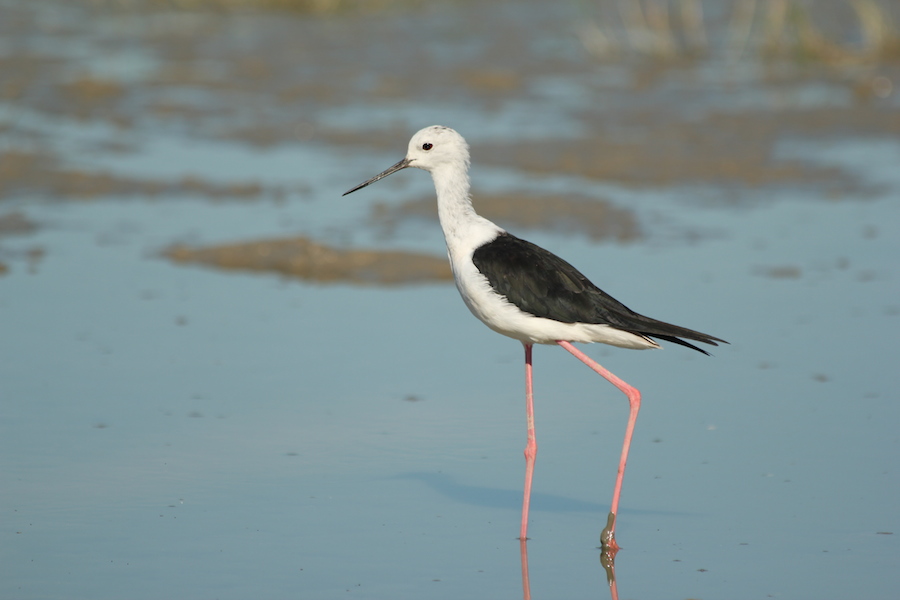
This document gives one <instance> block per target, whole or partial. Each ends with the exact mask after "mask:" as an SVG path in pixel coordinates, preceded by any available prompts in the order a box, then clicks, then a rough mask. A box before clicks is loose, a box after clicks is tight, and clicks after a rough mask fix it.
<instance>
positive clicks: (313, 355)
mask: <svg viewBox="0 0 900 600" xmlns="http://www.w3.org/2000/svg"><path fill="white" fill-rule="evenodd" d="M123 6H125V5H123V4H111V5H104V4H91V5H82V4H78V3H58V4H57V3H52V2H48V3H41V4H39V5H34V4H29V5H21V4H19V3H13V2H5V3H3V7H4V9H5V10H7V11H10V12H8V14H10V15H14V16H15V19H12V18H11V20H10V21H8V22H10V23H12V22H14V23H17V26H16V27H15V28H13V29H10V30H9V31H5V34H6V36H5V37H6V41H5V42H4V44H3V47H2V55H3V58H4V62H3V66H2V69H3V72H4V73H5V74H6V76H7V81H8V82H12V83H8V87H7V88H5V89H6V90H7V92H9V90H12V89H14V88H15V89H18V90H20V92H19V93H18V94H12V93H11V92H9V93H7V94H6V95H4V99H3V104H2V106H0V111H2V112H0V115H2V117H0V132H2V134H3V138H2V139H3V147H2V153H3V157H4V158H3V159H2V162H0V186H2V187H0V189H2V200H0V218H3V217H6V216H8V215H17V217H16V220H8V221H0V223H4V222H9V223H19V225H17V226H15V227H10V229H4V228H3V227H0V263H2V265H3V268H4V271H3V276H2V277H0V332H2V337H0V381H2V386H0V465H2V467H0V468H2V473H3V474H4V476H3V479H4V484H3V485H2V486H0V509H2V511H3V523H4V527H3V531H4V535H5V543H3V544H2V545H0V564H2V565H3V566H2V567H0V597H4V598H92V599H97V598H122V597H129V598H159V597H170V598H197V597H211V598H212V597H214V598H246V597H251V596H252V597H263V598H269V597H288V596H292V597H300V598H316V599H328V598H347V597H350V598H398V599H399V598H423V597H428V598H460V597H471V598H500V597H504V598H505V597H519V596H521V595H522V594H523V591H522V579H521V564H520V555H519V544H518V542H517V541H516V539H515V537H516V535H517V534H518V520H519V511H520V506H521V485H522V471H523V462H524V461H523V460H522V456H521V451H522V448H523V447H524V443H525V431H524V429H525V425H524V415H523V413H524V410H523V404H524V403H523V395H524V394H523V381H522V374H523V372H522V371H523V369H522V350H521V347H520V345H519V344H517V343H514V342H513V341H511V340H507V339H503V338H501V337H499V336H497V335H495V334H494V333H493V332H491V331H489V330H487V329H486V328H484V327H483V325H481V324H480V323H478V322H477V321H476V320H475V319H473V318H472V317H471V315H470V314H469V313H468V311H466V309H465V307H464V306H463V304H462V303H461V302H460V300H459V298H458V296H457V294H456V291H455V289H454V288H453V285H452V284H451V283H447V282H445V283H440V282H437V283H435V282H429V283H424V284H415V283H409V284H407V285H403V286H380V285H371V282H369V284H367V285H358V284H359V283H360V282H358V281H354V280H350V281H347V282H343V283H337V284H329V285H324V284H321V283H317V282H316V281H315V280H313V279H303V278H285V277H280V276H278V275H275V274H271V273H268V272H266V271H264V270H259V271H258V272H256V273H247V272H244V273H238V272H234V271H219V270H215V269H212V268H206V267H202V266H196V265H195V266H182V265H178V264H175V263H173V262H171V261H169V260H167V259H166V258H165V255H164V251H165V250H166V249H167V248H168V247H170V246H171V245H172V244H175V243H179V244H188V245H194V246H197V247H200V248H215V247H216V246H217V245H218V244H231V243H235V242H245V241H255V240H266V239H276V238H283V237H286V236H297V237H300V236H302V237H307V238H310V239H315V240H319V241H321V242H323V243H327V244H329V245H331V246H334V247H340V248H362V249H368V250H371V251H375V252H378V251H393V250H398V249H402V250H406V251H409V252H416V253H423V254H428V255H435V256H440V255H442V254H443V240H442V239H441V233H440V230H439V227H438V226H437V223H436V221H435V220H434V217H433V215H428V214H421V213H420V212H419V211H416V210H408V212H407V209H408V207H415V206H417V205H416V201H418V200H420V199H422V198H428V197H431V195H432V194H433V190H432V188H431V184H430V181H429V180H428V177H427V176H426V175H425V174H423V173H420V172H404V173H401V174H397V175H394V176H393V177H391V178H390V179H388V180H385V181H383V182H381V183H379V184H378V185H377V186H373V187H372V188H367V189H366V190H365V191H361V192H358V193H356V194H354V195H353V196H350V197H348V198H344V199H341V198H340V194H341V193H343V192H344V191H346V190H347V189H349V188H350V187H352V186H353V185H355V184H357V183H359V182H360V181H363V180H364V179H366V178H368V177H370V176H371V175H374V174H375V173H377V172H379V171H380V170H382V169H383V168H385V167H387V166H389V165H390V164H393V162H395V161H396V160H398V159H399V158H400V155H401V153H402V152H403V150H404V148H405V145H406V140H407V138H408V136H409V135H410V134H411V133H413V132H414V131H415V130H416V129H418V128H419V127H421V126H424V125H428V124H431V123H432V122H441V123H444V124H447V125H450V126H453V127H455V128H457V129H458V130H459V131H460V132H461V133H463V135H465V136H466V137H467V138H468V139H469V141H470V143H471V144H472V150H473V164H474V167H473V173H472V174H473V179H474V193H475V196H476V206H477V198H478V197H479V195H483V196H484V197H485V198H488V197H490V198H501V197H505V198H507V200H506V202H507V203H513V204H512V208H511V209H509V210H510V211H511V214H513V215H515V218H512V217H509V219H510V221H509V222H504V221H501V223H502V224H505V225H508V226H509V227H510V229H513V230H514V231H516V232H517V233H521V234H522V235H523V236H525V237H527V238H528V239H531V240H532V241H534V242H536V243H539V244H541V245H544V246H546V247H549V248H551V249H552V250H554V251H555V252H558V253H559V254H561V255H562V256H565V257H566V258H567V259H568V260H569V261H570V262H572V263H573V264H575V265H576V266H578V267H579V268H580V269H581V270H583V271H584V272H585V274H587V275H588V276H589V277H591V278H592V279H593V280H594V281H595V282H596V283H598V284H599V285H601V287H603V288H604V289H605V290H607V291H608V292H610V293H612V294H613V295H614V296H616V297H617V298H618V299H620V300H622V301H623V302H625V303H626V304H628V305H629V306H631V307H632V308H634V309H636V310H638V311H640V312H643V313H646V314H649V315H652V316H655V317H658V318H661V319H664V320H669V321H673V322H676V323H679V324H683V325H685V326H688V327H692V328H697V329H700V330H702V331H708V332H710V333H712V334H714V335H716V336H720V337H722V338H724V339H727V340H729V341H730V342H731V345H729V346H723V347H720V348H717V349H715V351H714V356H713V357H712V358H707V357H704V356H701V355H699V354H697V353H693V352H689V351H687V350H685V349H682V348H678V347H671V345H669V347H667V348H666V349H665V350H663V351H656V352H632V351H624V350H619V349H613V348H607V347H599V346H597V347H589V348H587V351H588V352H589V353H590V354H591V356H593V357H595V358H596V359H597V360H599V361H600V362H601V363H603V364H604V365H605V366H607V367H608V368H610V369H611V370H612V371H614V372H615V373H617V374H618V375H620V376H621V377H622V378H624V379H625V380H626V381H629V382H631V383H632V384H634V385H635V386H637V387H639V388H640V389H641V391H642V393H643V396H644V409H643V411H642V413H641V416H640V420H639V422H638V426H637V430H636V435H635V442H634V444H633V446H632V454H631V458H630V462H629V469H628V474H627V477H626V479H625V487H624V491H623V496H622V510H621V513H620V516H619V523H618V528H617V535H618V540H619V543H620V544H621V545H622V547H623V550H622V551H621V552H620V553H619V555H618V557H617V560H616V575H617V584H618V592H619V594H620V597H623V598H673V597H674V598H716V597H721V598H733V597H740V598H757V597H758V598H764V597H774V598H823V599H828V598H835V599H837V598H848V597H865V598H874V599H877V598H885V599H886V598H893V597H894V595H895V594H896V592H895V590H896V586H897V584H898V583H900V581H898V578H897V575H896V564H897V561H898V558H900V549H898V541H897V540H898V535H900V533H898V531H900V524H898V511H897V505H896V504H897V503H896V498H897V497H898V495H900V479H898V477H897V474H896V464H897V458H898V455H900V451H898V450H900V449H898V439H897V435H896V423H897V422H898V418H900V403H898V402H897V391H896V390H897V389H898V383H900V377H898V375H897V371H896V369H895V363H896V359H895V352H894V351H893V349H892V346H893V343H894V339H893V338H894V336H895V334H896V333H897V332H898V327H897V324H898V319H900V294H898V292H900V284H898V277H900V269H898V262H897V259H896V257H897V256H900V214H898V213H900V204H898V203H897V201H896V197H897V190H898V189H900V175H898V171H897V169H896V164H897V163H898V160H900V142H898V139H900V137H898V135H897V134H898V132H900V126H898V112H900V111H898V110H897V100H896V98H897V95H896V93H894V94H891V95H888V96H887V97H885V98H874V99H872V98H870V99H868V100H859V99H858V98H857V97H856V96H855V95H854V92H853V89H855V88H853V86H854V85H856V84H854V83H852V82H850V83H848V77H849V76H848V75H847V73H846V72H841V73H838V74H835V73H834V72H833V71H830V70H828V69H822V70H821V71H815V72H814V73H813V74H810V73H809V72H804V73H803V74H797V75H796V76H795V77H784V78H782V79H780V80H776V81H771V80H768V79H766V78H765V77H764V75H763V71H764V69H762V68H757V67H754V65H753V63H752V61H750V60H749V59H747V61H746V62H742V63H739V65H738V66H739V67H740V68H737V67H735V68H731V67H729V66H728V65H723V64H722V63H720V62H716V61H709V62H708V63H706V62H701V63H700V64H698V65H697V66H694V67H678V68H673V69H662V70H661V72H659V73H657V74H656V75H655V78H651V79H650V81H649V82H646V81H644V79H643V78H644V77H646V73H645V71H646V69H645V67H643V66H641V65H640V64H635V63H632V62H629V61H627V60H623V62H622V63H621V64H619V63H616V64H609V63H601V62H596V61H595V60H594V59H592V58H591V57H590V56H588V55H587V54H586V53H585V52H584V51H583V49H582V47H581V46H580V45H579V43H578V40H577V39H576V38H575V37H574V34H573V31H574V29H575V24H576V21H577V20H578V19H579V18H581V17H582V15H581V13H579V12H578V10H576V8H575V7H567V5H562V6H564V8H557V9H553V10H551V9H550V8H548V6H549V5H546V6H545V5H544V4H543V3H534V4H530V3H529V4H525V5H518V6H516V7H514V6H512V5H508V4H506V3H497V4H496V5H492V6H494V7H493V8H490V9H484V11H483V12H482V11H481V9H479V8H477V7H478V6H481V5H476V4H470V3H466V2H463V3H448V4H440V5H438V6H437V7H433V6H432V7H428V8H421V9H417V10H410V9H408V8H404V9H403V10H398V11H387V12H385V13H379V14H377V15H359V14H355V13H353V12H349V13H346V14H337V15H325V16H314V15H305V14H296V13H289V14H277V15H275V16H272V15H271V14H262V15H254V14H245V13H239V14H234V13H228V12H225V13H222V12H218V11H210V12H208V13H204V12H203V11H199V12H195V13H189V14H188V13H184V14H181V13H166V12H159V11H156V10H151V11H150V12H149V13H142V12H140V11H138V12H135V13H133V12H131V11H130V10H126V9H124V8H122V7H123ZM556 6H560V5H558V3H557V5H556ZM476 12H477V16H476V15H475V13H476ZM513 17H515V18H513ZM141 24H144V26H141ZM469 24H471V25H472V26H473V27H472V30H471V31H468V30H467V29H466V26H467V25H469ZM8 27H12V26H8ZM317 47H320V48H324V49H325V50H326V52H324V53H313V52H312V49H315V48H317ZM407 47H413V48H418V49H419V51H417V52H412V53H410V52H405V53H404V52H401V50H403V49H404V48H407ZM38 59H40V61H45V62H41V63H40V64H39V65H38V66H34V63H36V62H40V61H38ZM29 60H30V61H32V62H29ZM747 63H749V64H747ZM29 65H31V66H29ZM26 67H27V68H26ZM726 67H727V68H726ZM856 73H857V72H856V71H853V73H852V74H853V76H856V75H855V74H856ZM867 73H868V72H867ZM877 74H881V75H883V76H885V77H889V78H894V79H893V81H898V80H900V79H898V78H897V70H896V66H891V65H890V64H884V65H881V66H880V67H878V70H877ZM870 75H871V73H868V74H866V76H867V77H868V76H870ZM89 76H90V77H94V78H96V79H102V80H104V81H107V86H106V87H104V86H98V85H96V84H91V85H84V82H85V81H86V80H88V79H89ZM79 81H80V82H81V84H83V85H81V86H80V87H79V86H78V85H76V86H75V87H74V88H73V87H65V85H66V84H73V82H75V83H78V82H79ZM109 82H112V83H118V84H119V85H121V90H120V91H118V92H117V91H115V89H113V87H111V85H110V84H109ZM73 89H74V90H76V91H72V90H73ZM77 90H81V91H77ZM85 90H88V91H85ZM91 90H92V91H91ZM97 90H101V92H102V91H103V90H106V91H105V92H102V93H100V92H97ZM75 100H77V102H76V101H75ZM164 109H165V110H164ZM573 149H574V150H575V151H577V152H575V153H574V154H572V153H571V152H572V151H573ZM10 153H16V154H15V156H13V155H12V154H10ZM26 155H27V156H28V157H31V158H28V160H25V159H23V158H22V157H23V156H26ZM13 160H16V161H18V162H15V163H12V162H11V161H13ZM3 164H7V165H9V164H16V165H19V167H17V168H16V169H15V170H12V171H10V170H9V169H7V170H5V171H4V170H3ZM185 177H189V178H192V179H191V180H190V182H189V183H188V184H185V180H184V178H185ZM253 186H257V187H256V188H254V187H253ZM254 189H255V190H257V191H251V192H248V191H247V190H254ZM516 194H527V195H528V196H529V198H533V197H536V198H540V197H541V195H546V196H547V197H548V198H551V197H552V198H558V197H560V196H562V197H567V196H569V195H571V196H573V197H576V198H578V199H583V198H595V199H596V200H598V201H603V202H604V203H605V206H607V207H613V208H615V209H616V210H619V211H622V214H629V215H631V218H633V219H634V222H635V223H637V228H638V230H639V232H640V234H639V235H638V234H635V235H632V236H629V237H627V239H624V240H622V239H619V238H617V237H616V235H615V232H611V233H609V234H604V235H605V237H604V235H600V234H596V235H595V234H594V233H592V232H594V231H595V230H593V229H591V228H590V226H589V225H586V224H583V223H579V227H572V228H571V229H567V226H566V224H565V220H564V219H560V220H559V221H557V220H555V219H550V220H547V218H546V217H542V219H543V220H538V221H537V223H538V224H535V223H536V221H535V220H533V219H529V215H526V214H516V205H515V204H514V203H515V197H516ZM407 203H410V204H407ZM486 204H487V202H486ZM491 205H492V206H493V207H495V209H496V210H500V211H501V212H502V210H503V204H502V201H501V200H496V199H495V200H493V201H492V204H491ZM528 206H529V207H532V208H529V209H528V210H538V209H537V208H533V207H534V206H535V203H534V202H529V204H528ZM395 209H396V210H395ZM385 211H387V212H385ZM391 211H394V212H391ZM385 214H387V215H389V217H390V222H391V226H390V227H385V226H384V222H385V221H384V220H383V219H381V220H380V219H379V216H381V217H383V216H384V215H385ZM23 220H24V221H25V222H27V223H28V224H29V225H31V226H33V227H31V226H29V227H22V226H21V223H22V221H23ZM498 220H500V218H499V217H498ZM570 231H574V232H575V233H574V234H572V233H570ZM535 386H536V389H535V393H536V412H537V435H538V443H539V446H540V453H539V458H538V461H537V468H536V473H535V484H534V486H535V487H534V497H533V502H532V522H531V525H530V529H529V533H530V535H531V538H532V539H531V541H530V542H529V545H528V554H529V568H530V569H529V572H530V583H531V594H532V597H533V598H535V599H538V598H576V597H588V596H590V597H598V596H599V597H606V596H607V595H608V594H609V592H608V587H607V583H606V575H605V573H604V571H603V569H602V568H601V565H600V562H599V550H598V549H597V545H598V542H599V537H598V536H599V532H600V529H601V528H602V527H603V525H604V523H605V517H606V512H607V511H608V502H609V496H610V494H611V491H612V484H613V480H614V476H615V463H616V457H617V456H618V451H619V447H620V444H621V436H622V433H623V430H624V425H625V419H626V416H627V407H626V402H625V400H624V398H622V397H621V395H620V394H619V393H618V392H616V391H615V390H614V389H613V388H612V387H611V386H609V385H608V384H607V383H606V382H604V381H601V380H600V379H599V378H598V377H596V376H595V375H593V374H592V373H591V372H589V371H588V370H587V369H585V368H584V367H583V366H581V365H580V364H579V363H578V362H577V361H574V360H572V359H571V358H570V357H569V356H568V354H567V353H565V352H563V351H561V350H559V349H554V348H547V347H539V348H537V349H536V350H535Z"/></svg>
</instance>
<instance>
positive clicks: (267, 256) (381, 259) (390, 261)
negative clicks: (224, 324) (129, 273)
mask: <svg viewBox="0 0 900 600" xmlns="http://www.w3.org/2000/svg"><path fill="white" fill-rule="evenodd" d="M165 255H166V256H167V257H168V258H170V259H171V260H173V261H175V262H177V263H197V264H203V265H208V266H213V267H217V268H220V269H230V270H240V271H262V272H274V273H280V274H282V275H287V276H290V277H296V278H299V279H304V280H307V281H316V282H320V283H352V284H358V285H398V284H404V283H422V282H428V281H449V280H451V279H453V274H452V273H451V271H450V266H449V264H448V263H447V259H446V258H444V257H436V256H431V255H427V254H416V253H412V252H401V251H380V250H340V249H337V248H333V247H330V246H326V245H324V244H319V243H317V242H313V241H312V240H309V239H307V238H303V237H297V238H287V239H278V240H263V241H257V242H246V243H238V244H224V245H220V246H206V247H202V248H196V247H190V246H185V245H176V246H173V247H171V248H169V249H168V250H166V251H165Z"/></svg>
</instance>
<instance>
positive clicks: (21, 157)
mask: <svg viewBox="0 0 900 600" xmlns="http://www.w3.org/2000/svg"><path fill="white" fill-rule="evenodd" d="M283 193H284V191H283V190H281V189H277V188H275V189H267V188H264V187H263V186H262V185H261V184H259V183H257V182H252V181H251V182H243V183H227V184H219V183H213V182H210V181H206V180H204V179H201V178H199V177H194V176H183V177H180V178H178V179H175V180H172V181H165V180H155V179H138V178H130V177H123V176H119V175H113V174H111V173H105V172H96V171H85V170H80V169H72V168H66V167H62V166H60V165H59V163H58V161H57V159H56V158H55V157H54V156H53V155H52V154H48V153H41V152H27V151H18V150H7V151H5V152H0V198H2V197H4V196H12V195H14V194H26V195H29V194H37V195H45V196H48V197H49V198H74V199H82V200H85V199H91V198H99V197H104V196H160V195H166V194H173V195H174V194H181V195H184V194H188V195H190V194H196V195H199V196H204V197H207V198H214V199H226V198H231V199H256V198H260V197H263V196H265V195H275V196H279V195H281V194H283Z"/></svg>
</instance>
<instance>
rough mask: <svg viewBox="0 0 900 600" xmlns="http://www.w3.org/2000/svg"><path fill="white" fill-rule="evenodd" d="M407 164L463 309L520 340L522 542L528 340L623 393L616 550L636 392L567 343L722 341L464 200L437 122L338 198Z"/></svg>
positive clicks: (454, 138)
mask: <svg viewBox="0 0 900 600" xmlns="http://www.w3.org/2000/svg"><path fill="white" fill-rule="evenodd" d="M407 167H415V168H419V169H423V170H425V171H428V172H430V173H431V176H432V179H433V180H434V186H435V190H436V192H437V206H438V217H439V218H440V222H441V228H442V229H443V232H444V238H445V240H446V242H447V254H448V256H449V258H450V265H451V267H452V269H453V276H454V280H455V282H456V287H457V289H458V290H459V293H460V295H461V296H462V299H463V301H464V302H465V303H466V306H468V307H469V309H470V310H471V311H472V313H473V314H474V315H475V316H476V317H478V318H479V319H480V320H481V321H482V322H483V323H484V324H485V325H487V326H488V327H490V328H491V329H493V330H494V331H497V332H499V333H502V334H503V335H506V336H509V337H511V338H514V339H517V340H519V341H521V342H522V344H523V345H524V346H525V357H526V406H527V409H526V410H527V417H528V445H527V446H526V450H525V455H526V483H525V498H524V503H523V515H522V528H521V539H523V540H524V539H526V530H527V523H528V506H529V499H530V493H531V473H532V471H533V467H534V457H535V455H536V453H537V445H536V443H535V441H534V415H533V406H532V394H531V350H532V345H533V344H558V345H560V346H562V347H563V348H565V349H566V350H568V351H569V352H570V353H572V354H573V355H575V356H576V357H577V358H579V360H581V361H582V362H584V363H585V364H587V365H588V366H589V367H591V368H592V369H593V370H594V371H596V372H597V373H599V374H600V375H602V376H603V377H605V378H606V379H608V380H609V381H610V382H612V383H613V384H614V385H615V386H616V387H618V388H619V389H620V390H622V391H623V393H625V394H626V395H627V396H628V398H629V403H630V406H631V413H630V417H629V422H628V427H627V429H626V435H625V443H624V444H623V451H622V456H621V458H620V464H619V472H618V476H617V479H616V488H615V491H614V493H613V503H612V506H611V511H610V518H609V521H608V524H607V528H606V529H604V532H603V541H604V547H605V548H607V550H611V551H613V552H615V550H617V549H618V546H617V545H616V543H615V538H614V529H615V514H616V512H617V508H618V501H619V492H620V490H621V485H622V476H623V474H624V471H625V461H626V460H627V455H628V449H629V446H630V443H631V433H632V431H633V428H634V423H635V421H636V419H637V412H638V409H639V407H640V393H639V392H638V390H637V389H636V388H633V387H631V386H629V385H628V384H626V383H625V382H623V381H621V380H620V379H618V378H617V377H615V376H614V375H612V374H611V373H609V372H608V371H606V369H604V368H603V367H601V366H600V365H598V364H597V363H595V362H594V361H592V360H591V359H590V358H588V357H587V356H585V355H584V354H583V353H581V352H580V351H579V350H577V349H575V348H574V347H573V346H572V345H571V342H584V343H591V342H599V343H604V344H610V345H612V346H619V347H622V348H633V349H648V348H659V347H660V346H659V344H658V343H657V342H656V341H654V339H653V338H657V339H660V340H665V341H669V342H673V343H675V344H680V345H682V346H686V347H688V348H691V349H694V350H697V351H698V352H703V353H704V354H707V353H706V351H704V350H702V349H700V348H698V347H697V346H695V345H694V344H692V343H690V342H688V341H685V340H692V341H696V342H702V343H705V344H711V345H713V346H716V345H718V342H724V340H721V339H719V338H717V337H714V336H711V335H708V334H705V333H700V332H699V331H694V330H691V329H686V328H684V327H679V326H677V325H671V324H669V323H664V322H662V321H657V320H656V319H651V318H649V317H645V316H643V315H641V314H638V313H636V312H634V311H632V310H631V309H629V308H628V307H626V306H625V305H624V304H622V303H621V302H619V301H618V300H616V299H615V298H613V297H612V296H610V295H609V294H607V293H606V292H604V291H603V290H601V289H600V288H598V287H597V286H595V285H594V284H593V283H591V282H590V281H589V280H588V279H587V277H585V276H584V275H583V274H581V272H579V271H578V270H577V269H575V267H573V266H572V265H570V264H569V263H567V262H566V261H564V260H563V259H561V258H559V257H558V256H556V255H554V254H552V253H550V252H548V251H547V250H544V249H543V248H541V247H539V246H536V245H534V244H532V243H530V242H527V241H525V240H522V239H519V238H517V237H515V236H514V235H512V234H510V233H508V232H507V231H505V230H504V229H502V228H500V227H498V226H497V225H495V224H494V223H492V222H491V221H489V220H487V219H485V218H484V217H481V216H480V215H478V214H477V213H476V212H475V209H474V208H473V206H472V201H471V199H470V197H469V177H468V169H469V147H468V145H467V144H466V141H465V140H464V139H463V137H462V136H461V135H459V134H458V133H457V132H456V131H454V130H452V129H450V128H448V127H442V126H437V125H436V126H432V127H426V128H425V129H422V130H421V131H419V132H417V133H416V134H415V135H414V136H413V137H412V139H411V140H410V142H409V148H408V151H407V154H406V157H405V158H404V159H403V160H401V161H400V162H398V163H397V164H395V165H393V166H392V167H390V168H388V169H386V170H385V171H383V172H381V173H379V174H378V175H376V176H375V177H373V178H371V179H369V180H368V181H366V182H364V183H362V184H360V185H358V186H356V187H354V188H352V189H351V190H349V191H347V192H346V193H345V194H344V195H345V196H346V195H347V194H350V193H352V192H355V191H357V190H359V189H361V188H364V187H366V186H367V185H369V184H371V183H374V182H376V181H378V180H380V179H383V178H384V177H387V176H388V175H390V174H392V173H395V172H397V171H399V170H401V169H405V168H407Z"/></svg>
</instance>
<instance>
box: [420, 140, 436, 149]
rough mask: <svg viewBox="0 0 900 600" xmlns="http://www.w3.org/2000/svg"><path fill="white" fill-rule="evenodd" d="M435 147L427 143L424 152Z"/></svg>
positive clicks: (423, 145)
mask: <svg viewBox="0 0 900 600" xmlns="http://www.w3.org/2000/svg"><path fill="white" fill-rule="evenodd" d="M433 147H434V146H432V145H431V144H429V143H428V142H425V143H424V144H422V150H431V149H432V148H433Z"/></svg>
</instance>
